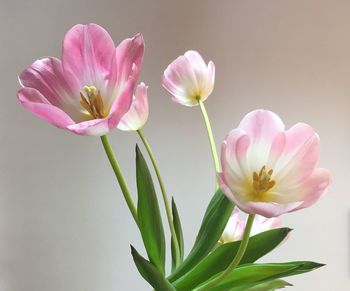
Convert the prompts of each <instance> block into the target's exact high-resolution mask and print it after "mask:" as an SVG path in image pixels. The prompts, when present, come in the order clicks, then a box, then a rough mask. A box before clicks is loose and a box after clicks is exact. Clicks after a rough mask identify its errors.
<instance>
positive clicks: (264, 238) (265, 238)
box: [174, 228, 291, 290]
mask: <svg viewBox="0 0 350 291" xmlns="http://www.w3.org/2000/svg"><path fill="white" fill-rule="evenodd" d="M290 231H291V229H290V228H276V229H271V230H268V231H265V232H262V233H259V234H257V235H255V236H252V237H251V238H250V239H249V243H248V246H247V249H246V252H245V254H244V256H243V258H242V260H241V264H246V263H252V262H255V261H256V260H257V259H259V258H261V257H262V256H264V255H266V254H267V253H269V252H270V251H272V250H273V249H274V248H275V247H277V246H278V245H279V244H280V243H281V242H282V241H283V240H284V239H285V237H286V236H287V235H288V233H289V232H290ZM240 244H241V241H235V242H231V243H225V244H222V245H220V246H219V247H218V248H216V249H215V250H214V251H212V252H211V253H210V254H209V255H208V256H207V257H206V258H204V259H203V260H202V261H201V262H199V263H198V264H197V265H196V266H195V267H194V268H193V269H192V270H190V271H189V272H188V273H186V274H185V275H183V276H182V277H181V278H179V279H178V280H176V281H175V282H174V286H175V287H176V288H178V290H182V289H183V290H185V289H191V288H194V287H195V286H198V285H199V284H201V283H203V282H204V281H205V280H207V279H208V278H211V277H212V276H214V275H216V274H218V273H220V272H222V271H224V270H225V269H226V268H227V267H228V266H229V264H230V263H231V262H232V260H233V259H234V257H235V255H236V253H237V251H238V249H239V246H240Z"/></svg>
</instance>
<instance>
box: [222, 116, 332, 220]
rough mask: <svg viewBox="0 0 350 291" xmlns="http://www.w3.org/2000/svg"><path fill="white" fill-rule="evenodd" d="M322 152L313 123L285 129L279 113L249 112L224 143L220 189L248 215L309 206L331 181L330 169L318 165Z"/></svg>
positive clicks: (269, 213)
mask: <svg viewBox="0 0 350 291" xmlns="http://www.w3.org/2000/svg"><path fill="white" fill-rule="evenodd" d="M319 150H320V140H319V137H318V135H317V134H316V133H315V131H314V130H313V129H312V128H311V127H310V126H309V125H307V124H304V123H298V124H296V125H294V126H293V127H291V128H290V129H288V130H287V131H285V128H284V124H283V122H282V120H281V119H280V118H279V117H278V116H277V115H276V114H275V113H273V112H271V111H266V110H256V111H253V112H250V113H248V114H247V115H246V116H245V117H244V118H243V120H242V121H241V123H240V124H239V126H238V128H236V129H234V130H232V131H231V132H230V133H229V134H228V135H227V137H226V139H225V140H224V142H223V144H222V152H221V165H222V172H221V173H219V175H218V177H219V180H220V187H221V189H222V191H223V192H224V193H225V194H226V196H227V197H228V198H229V199H230V200H231V201H232V202H233V203H235V204H236V205H237V206H238V207H239V208H240V209H241V210H243V211H244V212H246V213H249V214H254V213H255V214H259V215H263V216H265V217H276V216H279V215H281V214H283V213H286V212H291V211H295V210H299V209H302V208H305V207H309V206H311V205H312V204H314V203H315V202H316V201H317V200H318V199H319V198H320V196H321V195H322V194H323V193H325V191H326V190H327V188H328V185H329V183H330V173H329V171H327V170H325V169H321V168H316V164H317V161H318V159H319Z"/></svg>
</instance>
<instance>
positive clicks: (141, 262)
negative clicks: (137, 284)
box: [131, 246, 176, 291]
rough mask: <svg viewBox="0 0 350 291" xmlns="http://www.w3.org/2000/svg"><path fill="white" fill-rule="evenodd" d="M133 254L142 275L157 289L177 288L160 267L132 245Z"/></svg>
mask: <svg viewBox="0 0 350 291" xmlns="http://www.w3.org/2000/svg"><path fill="white" fill-rule="evenodd" d="M131 254H132V257H133V259H134V262H135V265H136V267H137V269H138V270H139V272H140V274H141V276H142V277H143V278H144V279H145V280H146V281H147V282H148V283H149V284H151V286H152V287H153V288H154V289H155V290H159V291H160V290H161V291H176V289H175V288H174V287H173V286H172V285H171V284H170V283H169V282H168V281H167V279H165V278H164V276H163V275H162V274H161V273H160V272H159V271H158V269H157V268H156V267H155V266H154V265H152V264H151V263H150V262H149V261H147V260H146V259H145V258H143V257H142V256H141V255H140V254H139V253H138V252H137V251H136V249H135V248H134V247H133V246H131Z"/></svg>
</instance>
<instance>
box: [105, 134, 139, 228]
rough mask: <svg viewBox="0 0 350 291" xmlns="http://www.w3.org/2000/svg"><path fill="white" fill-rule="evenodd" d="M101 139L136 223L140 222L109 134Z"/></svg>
mask: <svg viewBox="0 0 350 291" xmlns="http://www.w3.org/2000/svg"><path fill="white" fill-rule="evenodd" d="M101 141H102V144H103V147H104V149H105V152H106V154H107V157H108V160H109V162H110V164H111V166H112V168H113V171H114V173H115V176H116V178H117V180H118V182H119V186H120V189H121V190H122V193H123V195H124V198H125V201H126V204H127V205H128V207H129V210H130V212H131V214H132V216H133V218H134V220H135V222H136V224H138V220H137V210H136V207H135V205H134V202H133V200H132V197H131V194H130V191H129V189H128V186H127V185H126V182H125V179H124V177H123V174H122V171H121V169H120V166H119V164H118V161H117V159H116V157H115V155H114V152H113V150H112V147H111V144H110V142H109V138H108V136H107V135H103V136H101Z"/></svg>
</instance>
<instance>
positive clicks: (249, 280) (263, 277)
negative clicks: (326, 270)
mask: <svg viewBox="0 0 350 291" xmlns="http://www.w3.org/2000/svg"><path fill="white" fill-rule="evenodd" d="M322 266H324V265H323V264H319V263H315V262H308V261H306V262H301V261H299V262H288V263H269V264H247V265H243V266H240V267H238V268H236V269H235V270H234V271H233V272H232V273H230V274H229V275H228V276H227V277H226V278H225V279H224V280H223V281H222V282H220V283H219V284H218V285H216V286H214V287H211V288H210V290H211V291H222V290H230V289H231V288H233V287H243V286H246V285H248V284H253V283H256V284H257V285H258V284H261V283H264V282H267V281H269V280H272V279H279V278H283V277H288V276H293V275H298V274H301V273H306V272H310V271H312V270H315V269H317V268H320V267H322ZM219 275H220V274H218V275H217V276H219ZM217 276H215V277H213V278H210V279H209V280H208V281H207V282H205V283H204V284H202V285H200V286H199V287H198V288H191V289H192V290H199V289H202V288H203V287H205V286H208V285H209V284H210V282H211V281H212V280H214V279H215V278H216V277H217ZM176 290H189V289H179V288H177V287H176Z"/></svg>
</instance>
